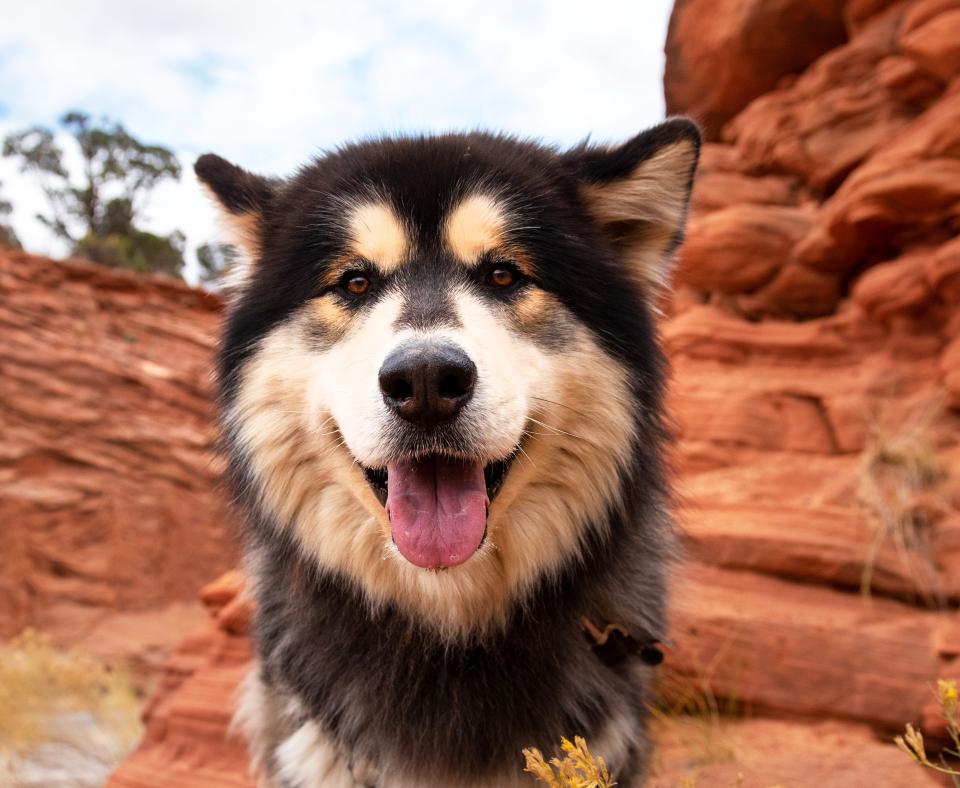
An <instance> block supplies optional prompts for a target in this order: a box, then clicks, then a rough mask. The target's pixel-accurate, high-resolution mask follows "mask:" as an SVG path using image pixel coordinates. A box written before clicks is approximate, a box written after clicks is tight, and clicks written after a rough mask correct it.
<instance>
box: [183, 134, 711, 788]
mask: <svg viewBox="0 0 960 788" xmlns="http://www.w3.org/2000/svg"><path fill="white" fill-rule="evenodd" d="M699 147H700V135H699V132H698V130H697V127H696V126H695V124H694V123H692V122H691V121H689V120H686V119H683V118H673V119H669V120H667V121H665V122H663V123H661V124H660V125H658V126H656V127H654V128H652V129H650V130H647V131H645V132H642V133H640V134H639V135H637V136H636V137H634V138H633V139H630V140H629V141H627V142H625V143H623V144H620V145H615V146H599V145H592V144H589V143H584V144H582V145H580V146H578V147H575V148H573V149H570V150H566V151H560V150H557V149H553V148H550V147H546V146H544V145H541V144H538V143H534V142H530V141H523V140H519V139H516V138H513V137H509V136H503V135H496V134H488V133H465V134H448V135H440V136H408V137H400V138H384V139H376V140H371V141H364V142H360V143H357V144H351V145H347V146H345V147H342V148H340V149H337V150H335V151H333V152H330V153H328V154H326V155H323V156H320V157H318V158H316V159H315V160H314V161H312V162H311V163H309V164H308V165H306V166H304V167H303V168H301V169H300V170H299V171H298V172H297V173H296V174H295V175H293V176H292V177H290V178H288V179H283V180H280V179H271V178H266V177H261V176H258V175H255V174H252V173H250V172H248V171H246V170H244V169H241V168H240V167H238V166H235V165H233V164H231V163H228V162H227V161H225V160H224V159H222V158H220V157H218V156H215V155H213V154H206V155H204V156H202V157H201V158H200V159H199V160H198V161H197V163H196V166H195V170H196V174H197V176H198V178H199V181H200V182H201V184H202V185H203V186H204V187H205V188H206V189H207V190H208V191H209V192H210V194H211V196H212V198H213V200H214V202H215V204H216V205H217V206H218V208H219V212H220V214H221V215H222V218H223V221H224V225H225V227H226V229H227V231H228V232H229V233H230V237H231V240H232V241H233V243H235V244H236V246H237V247H238V249H239V250H240V251H241V253H242V258H243V264H242V266H241V270H240V271H239V272H238V274H237V276H236V280H235V282H234V287H233V292H232V295H231V297H230V303H229V308H228V310H227V317H226V320H225V328H224V332H223V339H222V346H221V351H220V354H219V362H218V364H219V367H218V376H219V387H220V407H221V413H222V433H223V441H224V446H225V453H226V456H227V458H228V461H229V462H228V465H229V477H230V483H231V485H232V490H233V491H234V493H235V498H236V501H237V503H238V505H239V506H240V507H241V509H242V511H243V512H244V520H245V528H244V531H243V533H244V544H245V556H246V559H245V560H246V567H247V571H248V574H249V576H250V577H251V579H252V586H253V591H252V593H253V595H254V598H255V602H256V606H257V607H256V609H257V613H256V620H255V625H254V632H255V644H256V654H257V662H256V667H255V669H254V670H253V672H252V673H251V675H250V677H249V678H248V680H247V682H246V684H245V685H244V689H243V693H242V698H241V699H240V700H239V702H238V705H239V708H238V719H239V720H240V721H241V724H242V725H243V728H244V730H245V731H246V732H247V735H248V736H249V738H250V747H251V754H252V757H253V759H254V761H255V763H256V764H258V766H257V769H258V773H259V775H260V780H261V784H262V785H268V786H289V787H290V788H306V787H307V786H329V787H331V788H339V787H340V786H376V788H413V787H423V786H426V787H432V786H444V787H445V788H448V787H449V788H460V787H462V788H494V787H496V788H505V787H507V786H519V785H526V784H529V782H530V781H531V780H532V778H531V777H530V776H529V775H527V774H525V773H524V760H523V755H522V751H523V749H524V748H527V747H532V746H536V747H539V748H541V749H543V750H545V751H553V750H555V748H556V747H557V746H558V744H559V742H560V739H561V737H569V738H572V737H573V736H584V737H585V738H586V740H587V741H588V743H589V745H590V746H591V748H592V750H593V751H594V752H595V753H596V754H598V755H600V756H601V757H602V758H603V759H604V760H605V762H606V763H607V764H608V766H609V769H610V772H611V775H612V776H613V778H615V779H616V780H617V782H618V784H619V785H620V786H637V785H639V784H641V782H642V781H643V776H644V772H645V766H646V763H647V761H648V760H649V744H648V741H647V738H646V735H645V719H646V717H647V716H648V712H647V708H648V703H649V697H648V696H649V694H650V688H649V685H650V681H651V674H652V670H653V668H652V667H651V664H652V663H655V662H656V661H657V659H658V657H659V655H660V652H659V651H658V650H657V647H656V643H657V642H658V641H660V640H661V639H662V638H663V637H664V627H665V623H664V618H665V613H664V606H665V597H666V589H665V586H666V579H667V576H668V573H669V567H670V565H671V556H672V554H673V549H674V548H673V537H672V535H671V533H672V532H671V520H670V517H669V514H668V503H669V486H668V480H667V478H666V473H665V468H664V464H665V463H664V457H663V453H664V448H665V444H666V442H667V439H668V431H667V430H666V428H665V426H664V416H663V405H662V400H663V393H664V392H663V389H664V375H665V372H664V359H663V357H662V354H661V350H660V349H659V346H658V340H657V333H656V327H655V316H656V315H655V313H656V303H657V301H658V298H659V297H660V295H661V289H662V288H663V286H664V285H665V284H666V282H667V280H668V277H669V273H670V268H671V258H672V256H673V252H674V250H675V249H676V247H677V245H678V243H679V242H680V240H681V238H682V234H683V228H684V224H685V218H686V213H687V206H688V202H689V196H690V190H691V185H692V180H693V177H694V171H695V169H696V165H697V159H698V155H699Z"/></svg>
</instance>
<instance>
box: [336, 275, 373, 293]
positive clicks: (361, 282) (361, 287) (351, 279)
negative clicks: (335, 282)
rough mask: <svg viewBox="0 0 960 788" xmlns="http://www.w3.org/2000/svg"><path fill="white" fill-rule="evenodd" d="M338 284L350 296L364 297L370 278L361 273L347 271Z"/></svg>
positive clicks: (368, 288) (368, 287)
mask: <svg viewBox="0 0 960 788" xmlns="http://www.w3.org/2000/svg"><path fill="white" fill-rule="evenodd" d="M340 283H341V287H343V289H344V290H346V291H347V292H348V293H349V294H350V295H355V296H359V295H364V294H365V293H367V292H368V291H369V290H370V278H369V277H368V276H367V275H366V274H365V273H363V272H362V271H348V272H347V273H345V274H344V275H343V278H342V279H341V280H340Z"/></svg>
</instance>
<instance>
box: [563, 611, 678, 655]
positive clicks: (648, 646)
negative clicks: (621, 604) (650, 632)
mask: <svg viewBox="0 0 960 788" xmlns="http://www.w3.org/2000/svg"><path fill="white" fill-rule="evenodd" d="M580 627H581V628H582V629H583V633H584V635H585V636H586V638H587V641H588V642H589V643H590V647H591V648H592V649H593V653H594V654H596V655H597V657H598V658H599V659H600V661H601V662H602V663H603V664H604V665H606V666H607V667H611V668H612V667H616V666H617V665H619V664H620V663H621V662H623V661H624V660H625V659H627V657H631V656H638V657H640V659H641V660H642V661H643V662H645V663H646V664H648V665H650V666H651V667H653V666H656V665H659V664H660V663H661V662H663V652H662V651H661V650H660V649H659V648H658V641H656V640H654V639H653V638H650V637H647V638H644V639H643V640H638V639H637V638H635V637H634V636H633V635H631V634H630V631H629V630H628V629H627V628H626V627H625V626H623V625H622V624H606V625H604V626H603V628H602V629H601V628H600V627H599V626H597V625H596V624H595V623H594V622H593V621H591V620H590V619H589V618H587V617H586V616H584V617H583V618H581V619H580Z"/></svg>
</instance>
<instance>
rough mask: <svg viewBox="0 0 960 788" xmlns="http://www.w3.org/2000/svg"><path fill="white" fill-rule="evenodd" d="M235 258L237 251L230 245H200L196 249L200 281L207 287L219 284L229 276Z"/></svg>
mask: <svg viewBox="0 0 960 788" xmlns="http://www.w3.org/2000/svg"><path fill="white" fill-rule="evenodd" d="M236 258H237V251H236V249H234V247H232V246H231V245H230V244H218V243H205V244H201V245H200V246H198V247H197V262H198V263H199V264H200V281H201V282H203V283H204V284H207V285H215V286H216V285H219V284H221V283H222V281H223V280H224V278H225V277H226V276H227V274H229V272H230V268H231V267H232V266H233V264H234V262H235V261H236Z"/></svg>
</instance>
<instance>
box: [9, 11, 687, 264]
mask: <svg viewBox="0 0 960 788" xmlns="http://www.w3.org/2000/svg"><path fill="white" fill-rule="evenodd" d="M9 5H10V7H9V8H6V9H5V12H4V22H3V26H2V29H0V97H2V98H0V112H4V116H2V117H0V120H2V127H0V131H5V130H9V129H11V128H17V127H20V126H23V125H27V124H31V123H36V122H42V123H51V122H53V121H54V120H55V118H56V117H57V116H58V115H59V114H60V113H61V112H62V111H63V110H65V109H67V108H72V107H78V108H82V109H85V110H87V111H90V112H93V113H105V114H108V115H110V116H112V117H115V118H118V119H120V120H122V121H123V122H124V123H125V124H126V125H127V126H128V128H130V130H131V131H133V133H135V134H136V135H138V136H140V137H141V138H143V139H144V140H146V141H150V142H159V143H162V144H166V145H170V146H171V147H173V148H174V149H175V150H177V152H178V154H179V155H180V157H181V160H182V162H183V163H184V164H185V165H187V167H185V169H188V167H189V164H190V163H191V162H192V160H193V158H194V157H195V156H196V155H197V154H198V153H201V152H203V151H205V150H215V151H217V152H218V153H221V154H222V155H225V156H227V157H228V158H231V159H234V160H236V161H237V162H238V163H241V164H243V165H244V166H247V167H249V168H251V169H256V170H260V171H263V172H268V173H284V172H287V171H289V170H291V169H292V168H293V167H295V166H296V165H297V164H298V163H300V162H302V161H303V160H304V159H306V158H308V157H309V156H310V155H311V154H313V153H315V152H316V151H317V150H318V149H322V148H329V147H332V146H334V145H336V144H338V143H340V142H343V141H345V140H348V139H353V138H357V137H361V136H370V135H375V134H379V133H384V132H386V133H390V132H396V131H438V130H445V129H451V128H454V129H456V128H473V127H485V128H494V129H503V130H507V131H511V132H515V133H519V134H522V135H527V136H536V137H541V138H544V139H546V140H548V141H551V142H557V143H560V144H571V143H573V142H576V141H578V140H580V139H582V138H583V137H584V136H586V135H587V134H593V136H594V138H595V139H616V138H624V137H627V136H629V135H631V134H633V133H635V132H636V131H638V130H639V129H640V128H643V127H644V126H647V125H650V124H652V123H654V122H656V120H658V119H659V118H660V117H661V116H662V113H663V100H662V95H661V77H662V61H663V55H662V48H663V40H664V38H665V34H666V24H667V18H668V15H669V9H670V6H671V2H670V0H646V2H643V3H637V2H630V1H629V0H603V1H598V2H594V3H590V4H586V3H565V2H556V1H554V2H530V0H525V1H521V2H510V0H486V1H485V2H480V1H479V0H468V1H467V2H457V3H451V2H444V1H443V0H428V1H427V2H420V3H414V2H410V3H403V4H401V3H390V2H385V0H368V1H367V2H356V3H353V4H346V3H343V4H334V3H321V2H315V0H314V1H311V0H296V1H293V2H291V1H288V2H284V3H276V4H271V5H269V6H268V5H267V4H263V3H254V2H249V1H248V0H243V1H242V2H241V1H238V2H229V3H227V2H223V3H221V2H187V1H186V0H166V1H165V2H164V3H130V2H119V1H118V0H112V1H110V2H108V1H107V0H100V2H88V3H61V2H54V1H53V0H33V2H30V3H16V4H9ZM0 179H2V180H3V181H4V193H5V194H6V195H7V196H8V197H9V198H11V199H12V200H13V201H14V203H15V205H16V206H17V213H16V214H15V216H14V221H15V226H16V229H17V230H18V232H19V233H20V235H21V237H22V238H23V239H24V240H25V242H26V244H27V245H28V246H29V247H32V248H34V249H37V250H38V251H52V252H57V251H59V250H58V249H57V248H56V247H55V245H51V244H50V242H49V238H47V237H46V236H45V234H44V232H43V231H42V229H41V228H39V226H36V225H35V223H33V222H32V220H31V219H30V218H29V217H30V215H31V214H32V213H33V212H35V211H36V210H37V209H39V208H40V207H41V206H42V199H40V196H39V195H38V194H37V193H36V190H35V189H32V188H31V186H30V184H29V183H28V182H27V181H26V180H25V179H24V178H23V177H20V176H18V175H16V173H15V171H14V168H12V167H11V162H5V163H0ZM149 221H150V226H151V228H152V229H155V230H158V231H167V230H170V229H173V228H175V227H179V228H181V229H183V230H184V231H185V232H186V233H187V235H188V238H189V240H190V243H191V245H195V244H197V243H202V242H203V241H205V240H208V239H209V238H211V237H213V236H214V235H215V231H214V229H213V222H212V211H211V210H210V209H209V207H208V206H207V205H206V204H205V203H204V201H203V199H202V198H201V197H200V196H199V194H198V192H197V190H196V187H195V183H194V181H193V178H192V175H189V174H187V175H185V176H184V178H183V180H182V182H181V183H180V184H176V185H174V184H169V185H167V186H165V187H163V188H161V189H160V190H158V192H157V194H156V196H155V199H154V200H153V201H152V203H151V206H150V210H149ZM191 256H192V255H191Z"/></svg>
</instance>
